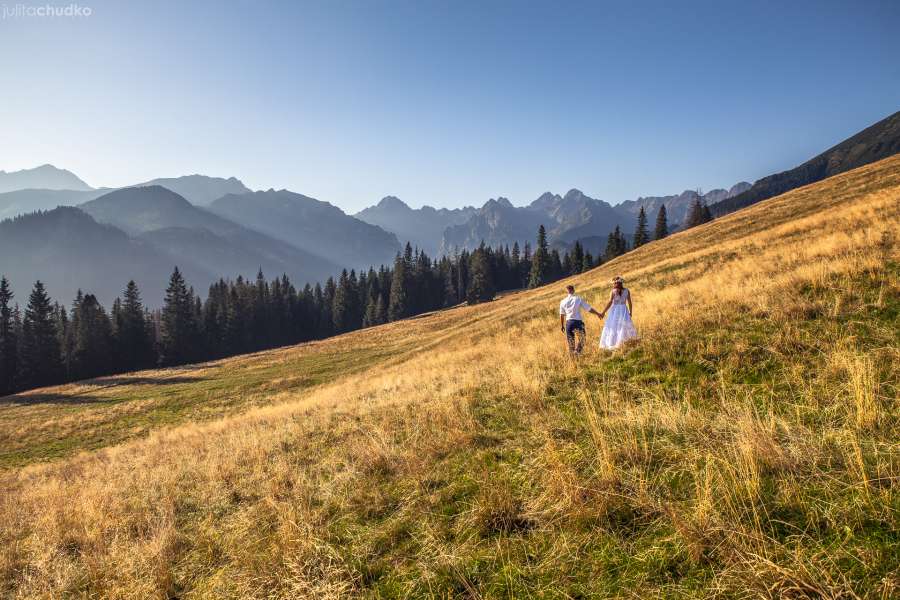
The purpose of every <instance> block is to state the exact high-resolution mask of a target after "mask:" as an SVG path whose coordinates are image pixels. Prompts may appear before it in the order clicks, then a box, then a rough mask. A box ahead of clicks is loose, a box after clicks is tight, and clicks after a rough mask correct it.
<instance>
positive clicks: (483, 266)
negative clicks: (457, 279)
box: [466, 244, 494, 304]
mask: <svg viewBox="0 0 900 600" xmlns="http://www.w3.org/2000/svg"><path fill="white" fill-rule="evenodd" d="M493 299H494V282H493V275H492V273H491V265H490V262H489V261H488V254H487V252H486V251H485V249H484V245H483V244H482V247H481V248H479V249H477V250H476V251H475V252H473V253H472V256H471V257H470V259H469V289H468V296H467V297H466V301H467V302H468V303H469V304H478V303H479V302H489V301H491V300H493Z"/></svg>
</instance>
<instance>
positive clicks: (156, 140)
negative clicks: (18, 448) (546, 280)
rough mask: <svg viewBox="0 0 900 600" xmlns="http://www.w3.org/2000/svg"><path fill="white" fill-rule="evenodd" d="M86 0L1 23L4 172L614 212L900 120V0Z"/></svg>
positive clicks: (102, 182) (355, 203) (337, 200)
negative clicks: (582, 201)
mask: <svg viewBox="0 0 900 600" xmlns="http://www.w3.org/2000/svg"><path fill="white" fill-rule="evenodd" d="M20 2H21V4H23V5H24V6H44V5H46V4H47V3H46V2H44V1H43V0H39V1H33V2H30V1H29V0H7V2H6V4H5V6H6V8H7V9H8V10H12V9H13V8H14V7H15V5H16V4H19V3H20ZM50 4H52V5H57V6H66V5H67V4H68V3H67V2H64V1H58V2H50ZM77 4H78V5H79V6H80V7H87V8H90V12H91V14H90V16H82V17H75V18H65V17H55V18H49V17H23V18H5V19H2V20H0V56H2V57H3V63H2V64H3V67H2V87H0V90H2V94H0V98H2V107H3V113H4V118H3V120H2V126H0V169H6V170H13V169H20V168H25V167H33V166H36V165H38V164H42V163H48V162H49V163H52V164H54V165H57V166H59V167H64V168H67V169H70V170H72V171H74V172H75V173H76V174H78V175H79V176H81V177H82V178H83V179H85V180H86V181H87V182H88V183H90V184H91V185H94V186H120V185H125V184H132V183H136V182H138V181H143V180H147V179H151V178H153V177H171V176H177V175H183V174H189V173H203V174H207V175H217V176H231V175H234V176H236V177H239V178H240V179H242V180H243V181H244V183H246V184H247V185H248V186H250V187H251V188H254V189H258V188H269V187H275V188H282V187H285V188H288V189H291V190H294V191H297V192H301V193H304V194H307V195H311V196H315V197H317V198H320V199H323V200H328V201H330V202H332V203H334V204H337V205H338V206H340V207H342V208H344V209H345V210H348V211H355V210H358V209H360V208H362V207H364V206H366V205H369V204H372V203H374V202H376V201H378V200H379V199H380V198H381V197H382V196H385V195H388V194H392V195H396V196H398V197H400V198H402V199H404V200H406V201H407V202H408V203H409V204H411V205H413V206H420V205H422V204H425V203H427V204H432V205H438V206H460V205H463V204H479V205H480V204H481V203H483V202H484V201H485V200H487V199H488V198H490V197H496V196H500V195H502V196H506V197H508V198H510V199H511V200H512V201H513V203H515V204H525V203H527V202H530V201H531V200H533V199H534V198H536V197H537V196H538V195H540V194H541V193H542V192H544V191H547V190H550V191H553V192H558V193H564V192H565V191H567V190H568V189H570V188H572V187H577V188H579V189H581V190H583V191H584V192H585V193H587V194H589V195H591V196H593V197H596V198H602V199H604V200H608V201H610V202H619V201H622V200H625V199H630V198H634V197H636V196H639V195H659V194H669V193H677V192H680V191H682V190H684V189H686V188H696V187H702V188H704V189H711V188H713V187H725V186H729V185H731V184H733V183H735V182H737V181H739V180H742V179H745V180H749V181H753V180H754V179H756V178H758V177H761V176H763V175H766V174H769V173H771V172H773V171H777V170H782V169H785V168H788V167H792V166H795V165H796V164H799V163H800V162H802V161H804V160H806V159H807V158H810V157H811V156H813V155H815V154H817V153H818V152H820V151H822V150H824V149H826V148H827V147H829V146H831V145H833V144H835V143H837V142H839V141H840V140H842V139H844V138H845V137H847V136H848V135H850V134H852V133H854V132H856V131H858V130H859V129H861V128H863V127H865V126H867V125H869V124H871V123H873V122H875V121H877V120H879V119H881V118H883V117H885V116H887V115H889V114H891V113H893V112H895V111H897V110H900V35H897V31H898V30H900V3H898V2H896V1H895V0H886V1H884V2H879V1H849V0H848V1H846V2H830V1H821V0H820V1H812V2H793V1H792V2H761V1H750V2H748V1H741V2H727V1H724V0H718V1H714V2H690V1H684V2H653V3H650V2H626V1H620V2H614V3H612V2H610V3H607V2H599V1H598V2H589V3H575V2H562V3H559V2H553V3H550V2H546V3H544V2H541V3H536V2H502V1H479V2H468V1H456V2H428V1H420V2H381V1H374V0H368V1H358V2H347V1H328V2H249V1H248V2H209V3H205V2H171V3H169V2H144V3H137V2H121V1H118V2H105V1H97V0H83V1H79V2H78V3H77ZM2 8H3V5H2V2H0V10H2Z"/></svg>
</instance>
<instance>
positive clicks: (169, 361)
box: [160, 267, 198, 366]
mask: <svg viewBox="0 0 900 600" xmlns="http://www.w3.org/2000/svg"><path fill="white" fill-rule="evenodd" d="M160 333H161V339H160V362H161V363H162V364H163V365H166V366H170V365H180V364H184V363H187V362H190V361H191V360H192V359H193V358H194V357H195V356H196V354H195V352H194V348H195V345H196V343H197V341H198V339H197V324H196V323H195V322H194V299H193V298H192V294H191V292H190V291H189V290H188V288H187V284H186V283H185V281H184V277H183V276H182V275H181V272H180V271H179V270H178V267H175V270H174V271H173V272H172V276H171V277H170V278H169V287H168V288H166V298H165V304H164V305H163V310H162V331H161V332H160Z"/></svg>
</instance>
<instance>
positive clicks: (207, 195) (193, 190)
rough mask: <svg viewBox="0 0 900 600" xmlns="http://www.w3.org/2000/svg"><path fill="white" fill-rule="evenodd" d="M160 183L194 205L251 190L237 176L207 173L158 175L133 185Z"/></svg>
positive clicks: (142, 185) (202, 204)
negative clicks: (174, 175)
mask: <svg viewBox="0 0 900 600" xmlns="http://www.w3.org/2000/svg"><path fill="white" fill-rule="evenodd" d="M151 185H161V186H163V187H164V188H166V189H169V190H172V191H173V192H175V193H176V194H178V195H180V196H183V197H184V198H185V199H187V201H188V202H190V203H191V204H194V205H196V206H209V205H210V204H212V203H213V202H215V201H216V200H218V199H219V198H221V197H222V196H227V195H228V194H246V193H249V192H250V191H251V190H250V188H248V187H247V186H245V185H244V184H243V182H242V181H241V180H240V179H238V178H237V177H229V178H228V179H225V178H224V177H211V176H209V175H200V174H199V173H194V174H193V175H182V176H181V177H159V178H157V179H151V180H150V181H146V182H144V183H139V184H137V185H136V186H133V187H147V186H151Z"/></svg>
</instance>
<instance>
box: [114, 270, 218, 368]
mask: <svg viewBox="0 0 900 600" xmlns="http://www.w3.org/2000/svg"><path fill="white" fill-rule="evenodd" d="M224 287H225V282H224V281H222V282H220V284H219V286H218V288H217V292H216V298H217V299H218V301H219V302H224V300H225V298H223V297H221V296H224V295H225V294H226V293H227V292H226V290H225V289H223V288H224ZM212 296H213V294H212V293H210V297H212ZM212 310H213V309H212V307H210V308H209V309H208V310H207V312H208V313H209V312H210V311H212ZM222 321H224V315H222V316H221V317H218V316H216V318H215V322H216V325H219V324H220V323H221V324H222V325H224V323H222ZM114 322H115V323H114V324H115V332H116V335H115V346H116V356H117V357H118V361H119V365H120V366H121V368H122V369H123V370H125V371H137V370H139V369H143V368H146V367H149V366H151V365H152V364H153V362H154V360H153V359H154V356H153V344H152V340H151V339H150V335H149V332H148V330H147V320H146V318H145V315H144V306H143V304H142V302H141V293H140V290H138V286H137V284H136V283H135V282H134V281H133V280H132V281H129V282H128V284H127V285H126V286H125V291H124V293H123V299H122V301H121V302H120V303H119V307H118V310H116V312H115V319H114ZM212 327H213V324H212V323H210V324H209V325H207V328H210V329H211V328H212ZM215 341H216V342H219V341H221V338H220V337H219V336H218V335H217V336H216V340H215ZM213 347H215V346H213Z"/></svg>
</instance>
